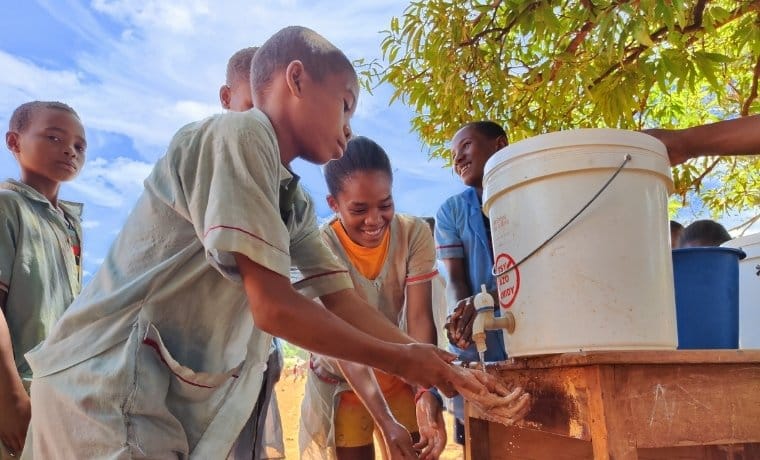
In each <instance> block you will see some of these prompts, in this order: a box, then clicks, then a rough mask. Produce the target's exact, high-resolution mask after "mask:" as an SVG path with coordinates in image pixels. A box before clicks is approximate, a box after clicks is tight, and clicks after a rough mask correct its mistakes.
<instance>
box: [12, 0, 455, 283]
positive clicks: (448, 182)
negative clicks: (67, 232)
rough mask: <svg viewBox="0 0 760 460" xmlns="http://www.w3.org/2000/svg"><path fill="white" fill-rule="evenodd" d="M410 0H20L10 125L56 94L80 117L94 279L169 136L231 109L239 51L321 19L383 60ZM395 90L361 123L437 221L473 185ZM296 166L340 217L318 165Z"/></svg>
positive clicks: (368, 109) (401, 189)
mask: <svg viewBox="0 0 760 460" xmlns="http://www.w3.org/2000/svg"><path fill="white" fill-rule="evenodd" d="M406 4H407V3H406V2H405V1H392V0H375V1H361V2H340V7H337V5H338V3H335V2H334V1H293V0H290V1H289V0H283V1H278V0H273V1H268V2H259V1H250V0H249V1H242V0H224V1H210V0H208V1H204V0H187V1H181V2H180V1H173V0H141V1H135V0H91V1H90V0H88V1H85V0H83V1H79V0H40V1H27V2H11V4H10V5H5V6H4V12H5V13H6V14H7V17H11V18H14V20H13V21H6V24H4V26H3V27H2V28H0V69H3V71H2V72H0V125H2V126H3V127H6V126H7V123H8V117H9V116H10V113H11V112H12V111H13V109H14V108H15V107H16V106H18V105H19V104H21V103H23V102H26V101H29V100H34V99H41V100H60V101H63V102H66V103H68V104H70V105H71V106H72V107H74V108H75V109H76V110H77V111H78V112H79V114H80V117H81V118H82V121H83V123H84V125H85V129H86V132H87V137H88V144H89V146H88V158H87V164H86V165H85V168H84V170H83V172H82V173H81V175H80V176H79V177H78V178H77V179H76V180H75V181H73V182H71V183H67V184H65V185H64V186H63V188H62V191H61V197H62V198H65V199H71V200H76V201H82V202H84V203H85V216H84V227H85V245H84V247H85V257H84V263H85V271H86V272H87V278H89V276H91V274H92V273H94V271H95V270H96V268H97V266H98V265H99V264H100V263H101V262H102V260H103V258H104V257H105V254H106V252H107V251H108V248H109V246H110V244H111V242H112V241H113V239H114V237H115V235H116V234H117V233H118V231H119V230H120V228H121V226H122V224H123V222H124V220H125V218H126V216H127V215H128V213H129V211H130V210H131V208H132V205H133V204H134V202H135V200H136V199H137V197H138V196H139V194H140V193H141V191H142V181H143V179H144V178H145V177H146V176H147V175H148V173H149V172H150V170H151V168H152V165H153V163H154V162H155V161H156V159H158V158H159V157H160V156H161V155H163V153H164V151H165V148H166V146H167V144H168V142H169V140H170V139H171V137H172V135H173V133H174V132H175V131H176V130H177V129H178V128H179V127H180V126H182V125H184V124H185V123H188V122H191V121H194V120H197V119H200V118H203V117H206V116H208V115H211V114H214V113H218V112H220V111H221V108H220V106H219V100H218V90H219V86H220V85H221V84H222V83H223V81H224V72H225V66H226V63H227V59H228V58H229V56H230V55H231V54H232V53H233V52H235V51H236V50H238V49H240V48H242V47H246V46H252V45H259V44H261V43H262V42H263V41H264V40H266V38H268V37H269V36H270V35H271V34H272V33H274V32H276V31H277V30H279V29H280V28H282V27H284V26H287V25H292V24H298V25H304V26H307V27H311V28H313V29H315V30H317V31H318V32H320V33H321V34H323V35H324V36H326V37H327V38H328V39H329V40H331V41H332V42H333V43H335V44H336V45H338V46H339V47H340V48H341V49H343V50H344V51H345V52H346V54H347V55H348V56H349V58H351V59H357V58H365V59H373V58H380V57H381V56H380V46H379V45H380V40H381V38H382V35H381V34H380V33H379V31H381V30H383V29H385V28H386V27H387V26H388V24H389V22H390V18H391V16H392V15H394V14H396V15H398V14H401V13H402V12H403V9H404V7H405V6H406ZM391 91H392V90H391V88H387V87H382V88H379V89H378V90H377V91H375V92H374V94H373V95H368V94H367V93H363V94H362V95H361V97H360V101H359V106H358V109H357V113H356V115H355V117H354V120H353V123H352V125H353V129H354V131H355V132H356V133H357V134H362V135H365V136H368V137H370V138H373V139H375V140H376V141H378V142H379V143H380V144H381V145H382V146H383V147H384V148H385V149H386V151H387V152H388V154H389V155H390V156H391V161H392V164H393V167H394V170H395V171H394V174H395V178H394V182H395V184H394V196H395V200H396V205H397V209H398V210H399V211H402V212H408V213H412V214H417V215H434V214H435V211H436V210H437V208H438V206H439V205H440V204H441V203H442V201H443V200H444V199H445V198H446V197H448V196H450V195H452V194H454V193H457V192H458V191H460V190H462V189H463V187H462V185H461V183H460V182H459V180H458V179H457V178H456V177H454V176H453V174H452V173H451V171H450V169H448V168H445V167H444V165H443V163H442V162H441V161H439V160H435V161H428V158H427V150H426V147H425V146H424V145H422V144H421V142H420V141H419V139H418V138H417V136H416V135H415V134H413V133H411V132H410V124H409V119H410V117H411V112H410V110H409V109H408V108H407V107H405V106H404V105H403V104H400V103H395V104H393V105H392V106H389V105H388V101H389V99H390V95H391ZM4 150H5V152H4V153H3V154H2V155H0V172H1V173H0V176H2V177H18V168H17V166H16V163H15V160H14V159H13V157H12V156H11V155H10V153H9V152H8V151H7V149H4ZM293 166H294V169H295V170H296V172H298V173H299V174H301V175H302V176H303V181H304V184H305V185H306V187H307V188H308V189H309V190H310V191H311V193H312V194H313V196H314V197H315V200H316V202H317V204H318V213H319V215H320V217H327V216H328V215H329V214H330V211H329V209H328V208H327V205H326V204H325V200H324V197H325V195H326V193H327V189H326V187H325V185H324V181H323V179H322V176H321V172H320V170H319V168H318V167H317V166H314V165H311V164H308V163H305V162H300V161H297V162H295V163H294V165H293Z"/></svg>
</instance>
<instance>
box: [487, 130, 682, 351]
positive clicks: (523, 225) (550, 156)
mask: <svg viewBox="0 0 760 460" xmlns="http://www.w3.org/2000/svg"><path fill="white" fill-rule="evenodd" d="M626 158H628V159H629V160H628V161H627V163H626V164H625V166H624V167H622V169H620V171H619V174H618V175H617V176H616V177H615V178H614V179H613V180H612V181H611V182H610V183H609V186H608V187H607V188H606V189H605V190H604V191H602V192H601V194H599V196H598V197H597V198H596V200H594V201H593V202H592V203H591V204H590V205H589V206H588V208H587V209H585V210H584V211H583V212H582V213H580V214H579V215H578V217H577V218H576V219H575V220H574V221H573V222H572V223H571V224H570V225H568V226H567V228H565V229H564V230H562V231H561V232H560V233H559V234H557V236H556V237H555V238H554V239H552V240H551V241H549V242H548V243H547V244H546V245H545V246H543V247H542V248H541V249H539V250H538V251H536V252H535V254H533V255H531V256H529V255H530V254H531V252H533V251H534V250H535V249H536V248H539V247H540V246H541V245H542V244H543V243H545V242H546V240H547V239H549V238H550V237H551V236H552V235H553V234H555V232H557V231H558V230H559V229H560V228H561V227H562V226H563V225H565V224H566V223H567V222H568V221H570V220H571V218H572V217H573V216H574V215H575V214H576V213H578V211H580V210H581V209H582V208H583V207H584V205H586V204H587V203H589V201H591V199H592V197H594V195H595V194H596V193H597V192H599V191H600V190H601V189H602V187H603V185H604V184H605V183H606V182H607V181H608V180H609V179H610V178H611V177H612V176H613V174H614V173H615V172H616V171H617V170H618V168H620V166H621V165H622V164H623V163H624V161H625V159H626ZM483 185H484V194H483V203H484V204H483V209H484V212H485V213H487V214H488V216H489V218H490V222H491V234H492V238H493V247H494V255H495V257H494V260H495V262H496V263H495V267H494V270H495V273H496V274H497V284H498V290H499V296H498V297H499V299H498V300H499V304H500V305H501V307H502V308H506V309H508V310H510V311H512V313H513V314H514V316H515V322H516V327H515V330H514V332H513V333H511V334H508V333H506V331H505V333H504V337H505V342H506V348H507V353H508V354H509V355H510V356H526V355H538V354H548V353H565V352H577V351H587V350H632V349H650V350H651V349H675V348H676V345H677V334H676V318H675V300H674V293H673V264H672V259H671V250H670V228H669V223H668V212H667V203H668V195H669V194H670V192H671V191H672V187H673V182H672V178H671V176H670V164H669V162H668V158H667V154H666V150H665V146H664V145H663V144H662V143H661V142H660V141H658V140H657V139H655V138H653V137H651V136H648V135H646V134H642V133H638V132H633V131H621V130H614V129H580V130H573V131H563V132H557V133H550V134H544V135H541V136H537V137H533V138H530V139H526V140H523V141H521V142H517V143H515V144H513V145H510V146H508V147H506V148H504V149H502V150H500V151H499V152H497V153H496V154H495V155H494V156H493V157H491V159H490V160H488V162H487V163H486V167H485V174H484V180H483ZM526 257H527V259H526V260H524V261H522V260H523V259H524V258H526ZM521 261H522V263H521ZM515 264H519V265H518V267H517V269H513V270H512V271H510V272H508V273H506V274H501V275H498V274H500V273H503V272H504V271H505V270H506V269H508V268H510V267H511V266H512V265H515Z"/></svg>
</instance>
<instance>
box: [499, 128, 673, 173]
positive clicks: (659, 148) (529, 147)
mask: <svg viewBox="0 0 760 460" xmlns="http://www.w3.org/2000/svg"><path fill="white" fill-rule="evenodd" d="M571 145H574V146H583V145H617V146H625V147H637V148H641V149H645V150H650V151H652V152H657V153H659V154H661V155H662V156H664V157H665V158H667V157H668V151H667V148H666V147H665V144H663V143H662V142H660V140H659V139H657V138H656V137H653V136H650V135H649V134H644V133H642V132H639V131H630V130H625V129H611V128H581V129H572V130H568V131H556V132H553V133H546V134H540V135H538V136H533V137H529V138H527V139H523V140H521V141H518V142H515V143H514V144H510V145H508V146H506V147H504V148H503V149H501V150H499V151H498V152H497V153H496V154H494V155H493V156H492V157H491V158H489V160H488V161H487V162H486V168H485V171H486V174H487V173H488V170H489V169H492V168H493V167H494V166H496V165H497V164H498V163H501V162H502V161H504V160H505V159H506V157H507V156H509V157H517V156H520V155H525V154H528V153H536V152H541V151H543V150H551V149H556V148H561V147H567V146H571ZM489 166H490V168H489Z"/></svg>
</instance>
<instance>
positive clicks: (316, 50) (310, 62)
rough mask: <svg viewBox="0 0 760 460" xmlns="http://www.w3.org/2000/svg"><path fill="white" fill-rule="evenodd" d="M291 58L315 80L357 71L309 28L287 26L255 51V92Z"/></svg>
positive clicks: (335, 49) (338, 52)
mask: <svg viewBox="0 0 760 460" xmlns="http://www.w3.org/2000/svg"><path fill="white" fill-rule="evenodd" d="M293 61H301V62H302V63H303V65H304V68H305V69H306V71H307V72H308V73H309V76H311V78H313V79H314V80H316V81H322V79H323V78H324V77H325V76H327V75H331V74H335V73H341V72H349V73H351V74H353V75H354V77H356V70H355V69H354V66H353V65H352V64H351V61H349V60H348V58H347V57H346V55H345V54H343V52H342V51H341V50H340V49H338V48H337V47H336V46H335V45H333V44H332V43H330V42H329V41H327V39H325V38H324V37H322V36H321V35H319V34H318V33H316V32H314V31H313V30H311V29H308V28H306V27H301V26H290V27H286V28H284V29H282V30H280V31H279V32H277V33H275V34H274V35H272V37H271V38H269V40H267V41H266V42H265V43H264V44H263V45H261V47H260V48H259V49H258V51H256V54H255V55H254V56H253V60H252V62H251V86H252V87H253V90H254V91H257V92H258V91H261V90H262V89H264V88H266V86H267V85H268V84H269V82H270V81H271V79H272V75H274V73H275V72H277V71H278V70H281V69H284V68H285V67H287V66H288V64H290V63H291V62H293Z"/></svg>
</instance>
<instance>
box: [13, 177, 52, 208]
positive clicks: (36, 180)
mask: <svg viewBox="0 0 760 460" xmlns="http://www.w3.org/2000/svg"><path fill="white" fill-rule="evenodd" d="M21 182H23V183H24V184H26V185H28V186H29V187H31V188H33V189H35V190H37V191H38V192H39V193H41V194H42V195H43V196H44V197H45V198H47V199H48V201H49V202H50V204H52V205H53V207H58V190H60V188H61V183H60V182H58V181H51V180H50V179H48V178H46V177H42V176H40V175H37V174H34V173H30V172H28V171H21Z"/></svg>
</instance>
